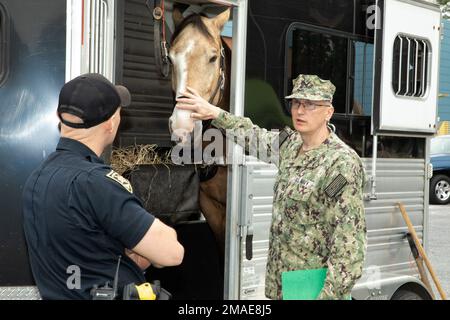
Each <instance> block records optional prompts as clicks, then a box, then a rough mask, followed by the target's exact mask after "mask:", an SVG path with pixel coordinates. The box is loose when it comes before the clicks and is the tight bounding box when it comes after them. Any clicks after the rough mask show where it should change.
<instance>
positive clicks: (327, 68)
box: [0, 0, 440, 299]
mask: <svg viewBox="0 0 450 320" xmlns="http://www.w3.org/2000/svg"><path fill="white" fill-rule="evenodd" d="M175 3H176V4H181V5H182V6H183V8H184V9H185V12H189V11H191V12H197V11H198V10H205V9H206V10H210V12H215V11H216V10H220V9H221V8H222V9H223V8H225V7H232V11H233V14H232V18H231V21H230V24H229V27H230V28H229V30H228V31H227V32H228V34H227V35H226V36H228V37H229V38H231V39H232V70H231V94H230V109H231V112H232V113H234V114H237V115H245V116H248V117H250V118H251V119H252V120H253V122H254V123H255V124H258V125H260V126H261V127H265V128H267V129H281V128H283V127H284V126H285V125H290V119H289V114H288V113H287V106H286V105H285V104H284V102H283V101H284V99H283V97H284V96H285V95H287V93H288V92H289V91H290V90H291V80H292V79H293V78H295V76H296V75H297V74H298V73H310V74H318V75H319V76H321V77H323V78H327V79H330V80H332V81H333V83H334V84H335V85H336V87H337V92H336V96H335V100H334V107H335V110H336V111H335V115H334V117H333V119H332V121H331V122H332V123H333V124H334V125H335V126H336V132H337V134H338V135H339V136H340V137H341V139H343V140H344V141H345V142H346V143H348V144H349V145H350V146H352V147H353V148H354V149H355V150H356V151H357V152H358V154H359V155H360V156H361V157H362V158H363V160H364V163H365V167H366V171H367V175H368V177H370V180H369V182H368V184H367V185H366V190H365V192H366V200H365V208H366V219H367V226H368V235H369V246H368V252H367V258H366V266H365V272H364V276H363V277H362V279H361V280H360V281H359V282H358V284H357V285H356V286H355V288H354V290H353V292H352V295H353V297H354V298H355V299H390V298H392V297H396V298H399V297H400V298H402V297H403V298H404V297H407V298H408V297H409V298H417V297H420V298H428V297H429V293H428V292H427V290H426V289H425V288H424V287H423V286H422V284H421V283H420V281H418V279H417V272H416V270H415V269H414V268H412V267H411V261H410V249H409V247H408V244H407V240H406V238H405V233H406V232H407V228H406V226H405V224H404V223H403V221H402V218H401V215H400V213H399V211H398V209H397V208H396V203H397V202H399V201H401V202H403V203H404V204H405V206H406V209H407V210H408V212H409V214H410V215H411V218H412V221H413V224H414V226H415V228H416V230H417V232H418V234H419V236H421V238H422V241H423V243H424V245H425V247H427V242H426V236H427V229H428V223H427V222H428V207H427V203H428V179H429V174H430V170H429V165H428V164H429V156H428V149H429V147H428V145H429V136H431V135H432V134H434V132H435V125H436V99H437V90H438V88H437V83H438V73H437V70H438V61H439V35H440V13H439V10H438V8H437V7H435V6H432V5H430V4H427V3H424V2H419V1H406V0H405V1H400V0H385V1H377V2H375V1H364V0H357V1H353V2H352V1H347V0H335V1H323V0H319V1H317V0H315V1H308V0H301V1H299V0H285V1H282V2H281V1H269V0H234V1H232V0H229V1H228V0H216V1H213V0H211V1H203V0H192V1H190V0H182V1H181V0H180V1H176V2H175V1H165V6H166V7H165V18H166V19H165V21H166V24H167V25H166V27H167V29H166V32H167V33H168V36H167V39H169V35H170V32H171V31H173V29H171V26H170V16H171V8H172V7H171V6H172V5H174V4H175ZM25 4H27V6H28V8H29V4H28V2H26V1H25V0H14V1H12V0H11V1H8V0H5V1H2V2H1V6H0V9H1V10H0V13H1V14H2V19H1V23H2V25H1V28H2V30H1V36H2V37H4V38H3V39H7V41H2V46H3V47H2V50H6V52H9V60H8V59H6V58H5V57H8V56H7V55H2V61H0V62H1V63H2V70H1V74H0V75H1V77H2V78H1V81H0V83H1V87H0V95H1V96H2V98H3V99H2V101H8V103H3V102H2V108H6V109H8V108H9V109H11V110H10V111H11V112H8V114H10V118H8V117H7V119H8V123H6V122H4V124H2V135H1V136H0V137H1V138H0V139H1V141H0V147H1V150H0V152H1V153H2V154H4V155H6V154H7V155H8V157H6V156H5V157H2V159H4V160H2V161H4V165H3V166H2V168H10V170H6V169H2V175H1V181H0V183H1V188H2V194H3V196H4V197H5V198H4V199H5V200H4V202H3V203H5V204H6V209H5V210H2V214H1V215H0V219H1V221H2V223H1V224H0V226H1V227H0V228H1V231H2V232H1V233H0V237H1V238H0V241H1V242H2V245H1V249H0V250H2V251H1V256H7V257H9V258H8V259H0V297H1V298H25V299H30V298H33V297H39V295H38V292H37V290H36V288H35V287H34V282H33V279H32V276H31V272H30V270H29V265H28V261H27V255H26V246H25V241H24V238H23V235H22V223H21V218H20V216H21V214H20V212H21V198H20V194H21V188H22V186H23V184H24V182H25V180H26V177H27V176H28V174H29V173H30V172H31V171H32V170H33V168H35V167H37V166H38V164H39V163H40V162H41V161H43V159H44V158H45V157H46V156H47V155H48V154H49V153H50V152H52V150H53V149H54V146H55V145H56V142H57V138H58V131H57V123H58V120H57V118H56V116H55V115H54V108H55V106H56V103H57V96H58V93H59V88H60V87H61V86H62V85H63V83H64V81H67V80H69V79H72V78H73V77H75V76H77V75H79V74H82V73H85V72H99V73H102V74H104V75H105V76H107V77H108V78H109V79H110V80H113V81H115V82H117V83H121V84H124V85H125V86H127V87H128V88H129V89H130V92H131V93H132V97H133V104H132V106H131V108H129V109H128V110H127V111H125V110H124V112H123V114H122V119H123V120H122V121H123V123H122V125H121V127H120V129H119V132H118V137H117V139H116V141H115V143H114V146H115V147H127V146H131V145H134V144H156V145H157V146H158V148H159V149H161V150H165V148H169V147H170V145H171V141H170V134H169V132H168V130H167V120H168V117H169V116H170V113H171V110H172V108H173V105H174V102H173V95H172V89H171V83H170V81H171V79H170V76H169V75H168V72H167V70H166V66H165V65H164V61H163V59H162V57H161V52H162V51H161V49H162V46H161V34H162V32H161V28H162V26H163V24H161V23H160V21H159V20H156V19H155V17H154V10H155V8H157V7H159V8H161V1H144V0H142V1H141V0H81V1H80V0H67V1H66V2H63V1H56V0H53V1H52V0H37V1H33V10H31V11H30V10H21V8H23V6H24V5H25ZM30 12H33V18H32V19H31V18H30V17H29V16H27V14H29V13H30ZM399 16H400V17H404V19H399V18H398V17H399ZM394 17H397V18H394ZM29 21H33V22H34V23H33V24H30V23H29ZM37 21H39V22H40V23H39V24H37V23H36V22H37ZM13 22H14V23H13ZM36 25H39V26H40V28H42V30H41V29H39V28H36ZM61 25H65V26H66V28H65V29H64V28H60V26H61ZM57 26H58V27H57ZM172 27H173V26H172ZM8 30H10V31H8ZM49 30H54V31H55V32H56V30H58V32H57V34H52V33H51V32H49ZM230 30H231V32H230ZM25 35H32V36H29V37H28V38H27V37H26V36H25ZM42 39H44V40H45V41H42ZM37 44H39V45H40V46H44V47H42V48H41V47H39V46H38V45H37ZM169 45H170V43H169ZM24 46H25V47H26V48H28V51H29V52H28V51H24V50H22V49H21V47H24ZM44 49H45V50H46V51H45V50H44ZM33 50H36V54H34V55H33V52H34V51H33ZM43 50H44V51H43ZM46 52H47V53H46ZM44 53H46V54H44ZM30 57H32V59H31V58H30ZM33 59H35V60H33ZM39 59H41V60H42V61H41V60H39ZM37 66H38V67H37ZM29 82H31V83H29ZM43 85H45V88H44V89H45V90H42V86H43ZM24 87H26V88H29V90H28V91H24V90H23V89H21V88H24ZM42 92H46V94H45V95H43V94H42ZM21 97H22V98H21ZM19 108H20V109H21V110H25V111H23V112H22V113H18V112H12V111H14V110H17V109H19ZM9 109H8V110H9ZM44 119H45V120H44ZM3 121H6V119H5V118H3ZM31 123H33V128H36V127H40V126H43V127H42V128H41V129H39V130H35V131H34V133H33V132H30V130H31V129H30V128H31V127H30V125H31ZM24 127H26V130H24ZM24 132H26V134H24ZM19 133H20V134H19ZM18 137H19V138H20V139H19V141H18V140H17V138H18ZM232 155H233V159H234V160H235V161H233V163H232V164H229V165H228V196H227V221H226V230H227V232H226V247H225V253H224V256H221V254H220V253H218V250H217V248H216V247H215V246H214V238H213V236H212V234H211V231H210V229H209V228H208V225H207V224H206V223H205V221H204V220H203V219H201V218H200V219H197V218H192V217H189V219H188V221H187V220H186V219H181V218H180V219H178V220H177V221H179V222H178V223H177V224H176V226H175V227H176V228H177V232H178V233H179V237H180V239H181V240H182V241H183V244H184V246H185V248H186V257H185V263H183V266H180V267H177V268H170V269H167V270H151V272H149V274H151V276H152V277H155V278H157V279H159V280H161V284H162V286H163V287H167V286H165V284H167V285H168V286H169V288H168V289H169V291H171V292H172V294H174V297H178V298H182V299H189V298H192V299H198V298H217V299H221V298H225V299H255V298H263V297H264V274H265V264H266V259H267V250H268V234H269V225H270V220H271V209H272V207H271V206H272V199H273V183H274V181H275V175H276V170H277V169H276V167H274V166H273V165H269V164H266V163H264V162H261V161H258V160H257V159H255V158H253V157H251V156H244V155H243V153H242V149H241V148H240V147H238V146H233V152H232ZM242 157H245V162H244V164H238V163H241V162H240V161H239V160H240V159H242ZM105 158H106V160H108V159H109V158H110V155H107V156H105ZM24 159H26V160H24ZM192 170H193V169H192V168H191V169H189V168H188V169H185V172H179V173H178V174H179V177H180V181H181V180H182V181H188V182H187V183H186V185H183V186H184V187H185V188H184V192H187V191H186V190H190V191H191V193H190V196H191V197H193V198H195V192H196V190H198V183H197V184H196V182H195V179H193V178H192V172H193V171H192ZM142 172H144V173H145V170H142ZM152 178H154V175H152V174H151V173H149V172H147V173H146V174H142V175H141V176H139V177H137V180H136V181H137V182H138V183H141V184H142V183H143V184H145V183H147V185H148V184H149V182H148V181H150V180H151V179H152ZM159 179H160V180H158V179H156V181H157V183H163V182H164V179H170V175H169V177H168V178H167V174H161V175H160V178H159ZM162 189H163V188H162ZM163 191H166V190H165V189H163ZM166 202H171V201H166ZM172 202H173V201H172ZM191 209H192V210H193V211H195V210H198V207H196V206H195V205H193V206H192V207H191ZM149 276H150V275H149ZM199 276H201V277H202V279H206V280H204V281H202V282H201V283H199V282H198V281H196V279H198V277H199Z"/></svg>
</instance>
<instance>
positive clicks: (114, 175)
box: [106, 170, 133, 193]
mask: <svg viewBox="0 0 450 320" xmlns="http://www.w3.org/2000/svg"><path fill="white" fill-rule="evenodd" d="M106 176H107V177H108V178H110V179H112V180H114V181H116V182H118V183H120V185H121V186H122V187H124V188H125V189H126V190H127V191H128V192H129V193H133V187H132V186H131V183H130V181H128V180H127V179H125V178H124V177H122V176H121V175H120V174H118V173H117V172H115V171H114V170H111V171H110V172H109V173H108V174H107V175H106Z"/></svg>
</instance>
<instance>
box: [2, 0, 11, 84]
mask: <svg viewBox="0 0 450 320" xmlns="http://www.w3.org/2000/svg"><path fill="white" fill-rule="evenodd" d="M8 74H9V16H8V14H7V12H6V9H5V7H4V6H3V4H2V3H0V86H2V85H3V84H4V83H5V81H6V79H7V78H8Z"/></svg>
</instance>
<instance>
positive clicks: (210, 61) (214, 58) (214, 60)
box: [209, 56, 217, 63]
mask: <svg viewBox="0 0 450 320" xmlns="http://www.w3.org/2000/svg"><path fill="white" fill-rule="evenodd" d="M216 60H217V56H214V57H212V58H211V59H209V63H214V62H216Z"/></svg>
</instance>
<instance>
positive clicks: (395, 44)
mask: <svg viewBox="0 0 450 320" xmlns="http://www.w3.org/2000/svg"><path fill="white" fill-rule="evenodd" d="M374 9H376V10H374V11H376V18H375V19H369V20H368V21H367V24H368V26H367V27H368V28H375V60H374V63H375V65H374V70H375V78H374V95H373V96H374V98H373V123H372V132H373V133H383V132H410V133H419V134H434V133H435V132H436V111H437V97H438V83H439V77H438V72H439V49H440V48H439V43H440V29H441V13H440V10H439V7H438V6H435V5H432V4H428V3H425V2H419V1H410V0H378V1H377V2H376V7H375V8H374ZM371 23H373V24H372V25H370V24H371Z"/></svg>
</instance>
